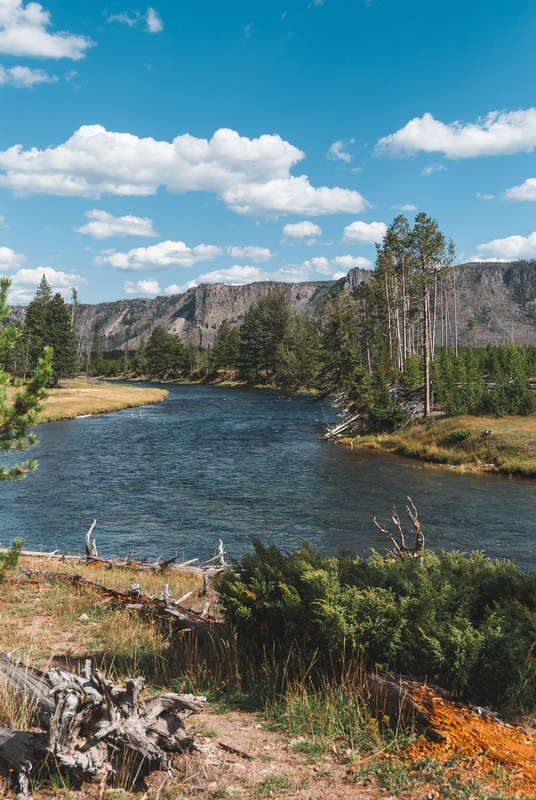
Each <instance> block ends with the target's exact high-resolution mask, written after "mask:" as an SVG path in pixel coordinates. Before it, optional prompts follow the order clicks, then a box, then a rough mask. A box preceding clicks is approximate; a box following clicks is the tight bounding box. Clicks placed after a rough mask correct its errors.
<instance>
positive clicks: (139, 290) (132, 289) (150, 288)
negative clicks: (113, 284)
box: [123, 278, 160, 296]
mask: <svg viewBox="0 0 536 800" xmlns="http://www.w3.org/2000/svg"><path fill="white" fill-rule="evenodd" d="M123 291H124V292H125V294H148V295H153V296H154V295H157V294H160V286H159V285H158V281H157V280H156V278H146V279H145V280H143V281H136V282H134V281H125V285H124V287H123Z"/></svg>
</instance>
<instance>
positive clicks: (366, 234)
mask: <svg viewBox="0 0 536 800" xmlns="http://www.w3.org/2000/svg"><path fill="white" fill-rule="evenodd" d="M386 233H387V225H386V224H385V222H361V220H356V222H352V223H351V224H350V225H347V226H346V228H345V229H344V232H343V235H342V240H343V242H346V243H347V244H376V243H377V242H381V240H382V239H383V237H384V236H385V234H386Z"/></svg>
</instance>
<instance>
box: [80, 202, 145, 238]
mask: <svg viewBox="0 0 536 800" xmlns="http://www.w3.org/2000/svg"><path fill="white" fill-rule="evenodd" d="M86 217H87V218H88V219H89V220H91V221H90V222H88V223H87V225H82V227H81V228H75V231H77V232H78V233H87V234H89V235H90V236H92V237H93V239H109V238H110V237H111V236H160V234H159V233H157V232H156V231H155V230H153V221H152V219H149V218H148V217H133V216H132V215H131V214H126V215H125V216H124V217H114V216H113V215H112V214H108V212H107V211H100V210H99V209H98V208H94V209H93V210H92V211H86Z"/></svg>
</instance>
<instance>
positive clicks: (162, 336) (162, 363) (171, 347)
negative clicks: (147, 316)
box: [146, 325, 186, 376]
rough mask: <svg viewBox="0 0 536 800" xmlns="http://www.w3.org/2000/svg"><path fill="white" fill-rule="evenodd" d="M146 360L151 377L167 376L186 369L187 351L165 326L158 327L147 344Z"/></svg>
mask: <svg viewBox="0 0 536 800" xmlns="http://www.w3.org/2000/svg"><path fill="white" fill-rule="evenodd" d="M146 359H147V372H148V373H149V374H150V375H153V376H158V375H165V374H166V373H168V372H178V371H180V370H182V369H183V368H184V366H185V361H186V350H185V347H184V345H183V343H182V342H181V340H180V339H179V337H178V336H177V335H176V334H173V333H169V332H168V331H167V330H166V328H165V327H164V326H163V325H157V327H156V328H155V329H154V330H153V332H152V333H151V336H150V339H149V341H148V342H147V349H146Z"/></svg>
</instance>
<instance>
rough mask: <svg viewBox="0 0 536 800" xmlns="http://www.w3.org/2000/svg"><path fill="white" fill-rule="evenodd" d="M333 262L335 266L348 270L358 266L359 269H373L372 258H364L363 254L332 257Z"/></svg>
mask: <svg viewBox="0 0 536 800" xmlns="http://www.w3.org/2000/svg"><path fill="white" fill-rule="evenodd" d="M331 263H332V264H333V266H334V267H339V268H340V269H345V270H346V271H348V270H349V269H354V268H356V267H357V269H372V261H371V260H370V258H364V257H363V256H336V258H332V259H331Z"/></svg>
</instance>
